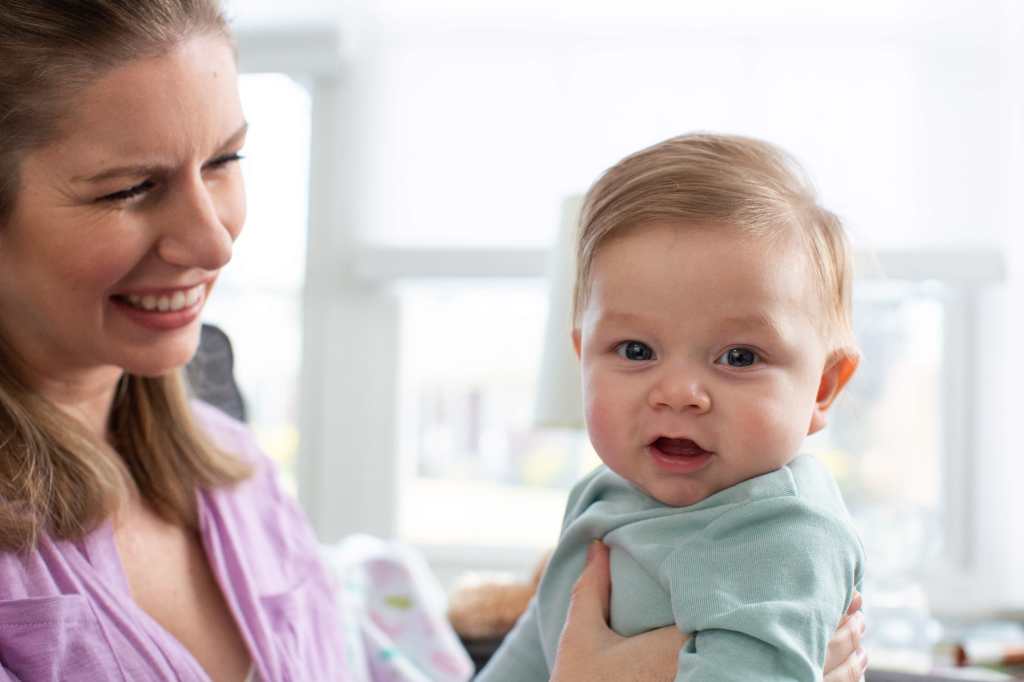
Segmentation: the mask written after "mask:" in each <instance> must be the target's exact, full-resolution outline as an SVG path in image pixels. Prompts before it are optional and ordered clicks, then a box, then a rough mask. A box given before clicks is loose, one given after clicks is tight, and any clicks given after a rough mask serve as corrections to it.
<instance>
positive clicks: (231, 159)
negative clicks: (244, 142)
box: [204, 152, 245, 168]
mask: <svg viewBox="0 0 1024 682" xmlns="http://www.w3.org/2000/svg"><path fill="white" fill-rule="evenodd" d="M244 158H245V157H244V156H242V155H241V154H240V153H238V152H232V153H230V154H224V155H223V156H218V157H217V158H215V159H211V160H210V161H208V162H207V163H206V165H205V166H204V168H220V167H222V166H226V165H228V164H229V163H236V162H238V161H241V160H242V159H244Z"/></svg>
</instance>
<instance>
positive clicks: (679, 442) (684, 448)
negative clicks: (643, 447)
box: [651, 436, 712, 457]
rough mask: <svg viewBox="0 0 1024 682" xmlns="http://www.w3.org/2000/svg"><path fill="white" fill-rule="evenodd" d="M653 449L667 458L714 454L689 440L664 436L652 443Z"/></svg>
mask: <svg viewBox="0 0 1024 682" xmlns="http://www.w3.org/2000/svg"><path fill="white" fill-rule="evenodd" d="M651 447H652V448H654V449H655V450H657V451H658V452H659V453H660V454H662V455H664V456H666V457H704V456H706V455H710V454H712V453H711V452H708V451H707V450H705V449H704V448H702V447H701V446H699V445H697V444H696V443H695V442H693V441H692V440H690V439H689V438H666V437H665V436H662V437H660V438H658V439H657V440H655V441H654V442H653V443H651Z"/></svg>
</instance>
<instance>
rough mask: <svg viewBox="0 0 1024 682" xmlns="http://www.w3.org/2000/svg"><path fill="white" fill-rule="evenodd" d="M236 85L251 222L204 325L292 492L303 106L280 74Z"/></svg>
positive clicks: (306, 121)
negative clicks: (209, 326)
mask: <svg viewBox="0 0 1024 682" xmlns="http://www.w3.org/2000/svg"><path fill="white" fill-rule="evenodd" d="M240 87H241V92H242V104H243V107H244V110H245V114H246V118H247V120H248V122H249V135H248V138H247V141H246V144H245V148H244V149H243V152H242V153H243V156H245V160H244V161H243V169H244V173H245V182H246V193H247V197H248V218H247V219H246V225H245V229H244V230H243V231H242V234H241V236H240V237H239V239H238V241H237V242H236V244H235V250H234V255H233V257H232V260H231V263H230V264H229V265H228V267H227V268H226V269H225V270H224V273H223V275H222V276H221V278H220V280H219V281H218V284H217V290H216V292H215V293H214V295H213V297H212V298H211V299H210V302H209V304H208V305H207V307H206V310H205V317H204V319H205V320H206V321H207V322H212V323H213V324H216V325H218V326H219V327H221V328H222V329H223V330H224V331H225V332H227V334H228V336H229V337H230V338H231V341H232V345H233V347H234V351H235V378H236V379H237V381H238V384H239V386H240V388H241V390H242V393H243V395H244V397H245V400H246V405H247V408H248V412H249V421H250V423H251V425H252V427H253V430H254V431H255V433H256V437H257V439H258V440H259V442H260V445H261V446H262V447H263V449H264V450H265V451H266V452H267V453H268V454H269V455H270V456H271V457H272V458H273V459H274V460H276V461H277V462H278V464H279V465H280V469H281V471H282V473H283V476H284V481H285V483H286V485H287V486H288V487H289V488H290V489H291V490H292V491H293V492H294V489H295V479H294V457H295V453H296V451H297V448H298V429H297V420H298V401H299V390H298V377H299V367H300V360H301V349H302V344H301V339H302V336H301V332H302V329H301V303H302V302H301V293H302V283H303V280H304V276H305V267H306V200H307V183H308V159H309V133H310V101H309V96H308V94H307V93H306V91H305V90H303V89H302V88H301V87H300V86H299V85H298V84H296V83H295V82H294V81H292V80H290V79H289V78H287V77H285V76H282V75H280V74H251V75H243V76H242V77H241V80H240Z"/></svg>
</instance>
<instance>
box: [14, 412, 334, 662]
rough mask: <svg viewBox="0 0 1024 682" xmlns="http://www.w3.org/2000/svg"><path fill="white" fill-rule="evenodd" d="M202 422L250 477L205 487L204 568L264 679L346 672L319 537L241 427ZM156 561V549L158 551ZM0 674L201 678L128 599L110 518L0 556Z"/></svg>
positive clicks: (227, 421) (218, 418) (206, 417)
mask: <svg viewBox="0 0 1024 682" xmlns="http://www.w3.org/2000/svg"><path fill="white" fill-rule="evenodd" d="M195 410H196V416H197V419H198V421H199V423H200V424H201V425H202V426H203V427H204V428H205V429H206V430H207V433H208V434H209V435H210V436H211V437H212V438H213V439H214V441H215V442H216V443H217V444H218V445H219V446H220V447H221V448H223V449H225V450H227V451H228V452H231V453H234V454H236V455H238V456H241V457H244V458H245V459H246V460H248V461H251V462H252V464H253V465H254V467H255V473H254V475H253V476H252V477H251V478H250V479H248V480H246V481H244V482H242V483H241V484H239V485H238V486H236V487H234V488H227V489H218V490H212V491H206V490H204V491H200V493H199V495H198V502H199V520H200V533H201V536H202V542H203V545H204V547H205V549H206V554H207V557H208V558H209V561H210V567H211V569H212V570H213V573H214V575H215V576H216V578H217V581H218V583H219V584H220V585H221V589H222V591H223V592H224V596H225V598H226V600H227V602H228V605H229V606H230V608H231V611H232V613H233V614H234V616H235V620H236V622H237V623H238V626H239V628H240V630H241V633H242V637H243V638H244V640H245V642H246V644H247V646H248V648H249V651H250V653H251V655H252V658H253V666H254V668H255V670H256V672H257V673H258V675H259V679H261V680H263V681H264V682H277V681H281V682H284V681H303V682H305V681H312V680H316V681H318V682H319V681H321V680H324V681H326V680H343V679H346V677H347V675H346V670H347V668H346V665H345V661H344V655H343V639H342V636H341V624H340V622H339V617H338V609H337V602H336V600H335V593H334V586H333V584H332V582H331V579H330V577H329V576H328V573H327V571H326V570H325V568H324V566H323V565H322V564H321V562H320V559H319V556H318V550H317V543H316V539H315V537H314V536H313V533H312V531H311V529H310V527H309V525H308V523H307V522H306V519H305V517H304V516H303V514H302V512H301V511H300V510H299V508H298V506H297V505H296V503H295V502H294V501H293V500H292V499H291V498H289V497H288V496H287V495H285V494H284V493H283V491H282V490H281V488H280V486H279V484H278V482H277V480H276V476H275V472H274V468H273V464H272V463H271V462H270V461H269V460H268V459H267V458H266V456H264V455H263V454H262V453H261V452H260V451H259V448H258V447H257V446H256V444H255V442H254V440H253V438H252V435H251V434H250V432H249V431H248V429H247V428H246V427H245V426H243V425H242V424H240V423H238V422H236V421H234V420H232V419H231V418H230V417H227V416H225V415H224V414H222V413H221V412H219V411H217V410H215V409H214V408H212V407H209V406H207V405H204V404H200V403H197V404H196V405H195ZM153 560H154V561H159V557H153ZM0 680H20V681H22V682H29V681H31V682H39V681H49V680H53V681H54V682H56V681H57V680H60V681H61V682H85V681H87V680H88V681H89V682H93V681H95V680H125V681H129V682H147V681H149V680H154V681H156V680H160V681H163V680H187V681H189V682H192V681H197V682H198V681H202V682H208V680H209V676H208V675H207V674H206V673H205V672H204V671H203V670H202V669H201V668H200V666H199V664H198V663H197V662H196V660H195V659H194V658H193V657H192V655H191V654H190V653H189V652H188V651H187V650H186V649H185V648H184V647H183V646H182V645H181V644H180V643H179V642H178V641H177V640H176V639H175V638H174V637H172V636H171V635H170V634H169V633H168V632H167V631H166V630H164V629H163V628H162V627H160V626H159V625H158V624H157V623H156V622H155V621H154V620H153V619H152V618H150V617H149V616H148V615H147V614H146V613H145V612H144V611H142V609H140V608H139V607H138V606H137V605H136V604H135V602H134V601H133V600H132V599H131V596H130V593H129V588H128V583H127V580H126V578H125V575H124V572H123V570H122V567H121V562H120V559H119V557H118V554H117V549H116V547H115V544H114V537H113V533H112V529H111V526H110V523H109V522H108V523H104V524H103V525H101V526H100V527H99V528H97V529H96V530H95V531H93V532H92V533H90V534H89V535H87V536H86V537H84V538H82V539H81V540H79V541H76V542H55V541H53V540H52V539H50V538H48V537H44V538H42V540H41V541H40V543H39V545H38V547H37V548H36V549H35V550H34V551H33V552H31V553H28V554H26V555H16V554H11V553H0Z"/></svg>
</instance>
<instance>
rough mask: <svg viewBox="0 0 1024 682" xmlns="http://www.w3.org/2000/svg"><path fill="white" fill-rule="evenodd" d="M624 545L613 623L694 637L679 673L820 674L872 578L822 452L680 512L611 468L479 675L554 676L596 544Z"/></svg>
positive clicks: (811, 681)
mask: <svg viewBox="0 0 1024 682" xmlns="http://www.w3.org/2000/svg"><path fill="white" fill-rule="evenodd" d="M595 538H602V539H603V540H604V542H605V543H606V544H607V545H608V546H609V547H610V549H611V571H612V595H611V626H612V628H613V629H614V630H615V631H616V632H618V633H619V634H621V635H635V634H637V633H640V632H645V631H647V630H650V629H652V628H657V627H661V626H664V625H670V624H672V623H675V624H676V625H677V626H678V627H679V629H680V630H682V631H683V632H684V633H687V634H691V633H692V634H693V637H691V638H690V639H689V640H688V641H687V643H686V644H685V645H684V646H683V648H682V649H681V650H680V652H679V672H678V674H677V676H676V681H677V682H719V681H721V682H725V681H726V680H729V681H733V680H735V681H737V682H740V681H741V682H751V681H752V680H757V681H758V682H770V681H773V680H779V681H782V680H785V681H786V682H794V681H806V682H820V680H821V677H822V665H823V664H824V660H825V649H826V646H827V644H828V640H829V637H831V635H832V631H833V630H834V629H835V627H836V625H837V624H838V622H839V619H840V618H841V617H842V615H843V613H844V612H845V611H846V607H847V606H848V605H849V603H850V601H851V599H852V591H853V589H854V588H855V587H856V588H857V589H860V587H861V583H862V580H863V576H864V551H863V548H862V547H861V544H860V540H859V539H858V537H857V533H856V531H855V530H854V527H853V524H852V523H851V521H850V518H849V514H848V513H847V511H846V506H845V505H844V504H843V500H842V497H841V495H840V494H839V489H838V488H837V487H836V484H835V482H834V481H833V480H832V477H831V476H830V475H829V473H828V472H827V471H826V470H825V468H824V467H823V466H822V465H821V464H820V463H818V462H817V460H815V459H814V458H813V457H810V456H801V457H798V458H796V459H795V460H793V461H792V462H790V463H789V464H788V465H786V466H785V467H783V468H781V469H778V470H776V471H773V472H770V473H768V474H764V475H763V476H758V477H756V478H752V479H750V480H748V481H744V482H742V483H739V484H737V485H734V486H732V487H731V488H727V489H725V490H722V491H720V492H718V493H715V494H714V495H712V496H710V497H708V498H707V499H705V500H703V501H701V502H699V503H697V504H695V505H691V506H689V507H668V506H665V505H663V504H661V503H660V502H658V501H657V500H655V499H653V498H651V497H649V496H647V495H646V494H645V493H643V492H641V491H640V490H639V489H638V488H636V487H635V486H634V485H633V484H631V483H629V482H628V481H626V480H625V479H623V478H621V477H620V476H618V475H617V474H615V473H613V472H612V471H611V470H609V469H608V468H607V467H603V466H602V467H599V468H598V469H596V470H595V471H594V472H592V473H591V474H589V475H588V476H587V477H586V478H584V479H583V480H582V481H580V482H579V483H578V484H577V485H576V486H575V487H574V488H573V490H572V493H571V494H570V496H569V502H568V505H567V507H566V513H565V520H564V522H563V524H562V535H561V538H560V540H559V542H558V547H557V548H556V549H555V552H554V554H553V555H552V557H551V562H550V564H549V565H548V568H547V571H546V572H545V574H544V578H543V580H542V581H541V583H540V587H539V589H538V591H537V595H536V596H535V597H534V599H533V600H532V601H531V602H530V606H529V608H528V609H527V611H526V613H525V614H524V615H523V617H522V618H520V619H519V622H518V623H517V624H516V627H515V628H514V629H513V630H512V632H511V633H510V634H509V636H508V637H507V638H506V639H505V642H504V643H503V644H502V646H501V648H500V649H499V650H498V652H497V653H496V654H495V656H494V658H493V659H492V660H491V662H490V663H489V664H488V665H487V667H486V668H485V669H484V670H483V671H482V672H481V673H480V675H479V676H478V677H477V678H476V679H477V680H478V682H547V680H548V678H549V677H550V673H551V668H552V666H553V664H554V660H555V653H556V649H557V646H558V638H559V635H560V633H561V631H562V625H563V624H564V623H565V615H566V611H567V609H568V606H569V595H570V591H571V589H572V586H573V584H574V583H575V581H576V579H577V578H578V577H579V575H580V573H581V571H582V570H583V566H584V563H585V560H586V551H587V547H588V545H589V544H590V542H591V540H593V539H595Z"/></svg>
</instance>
